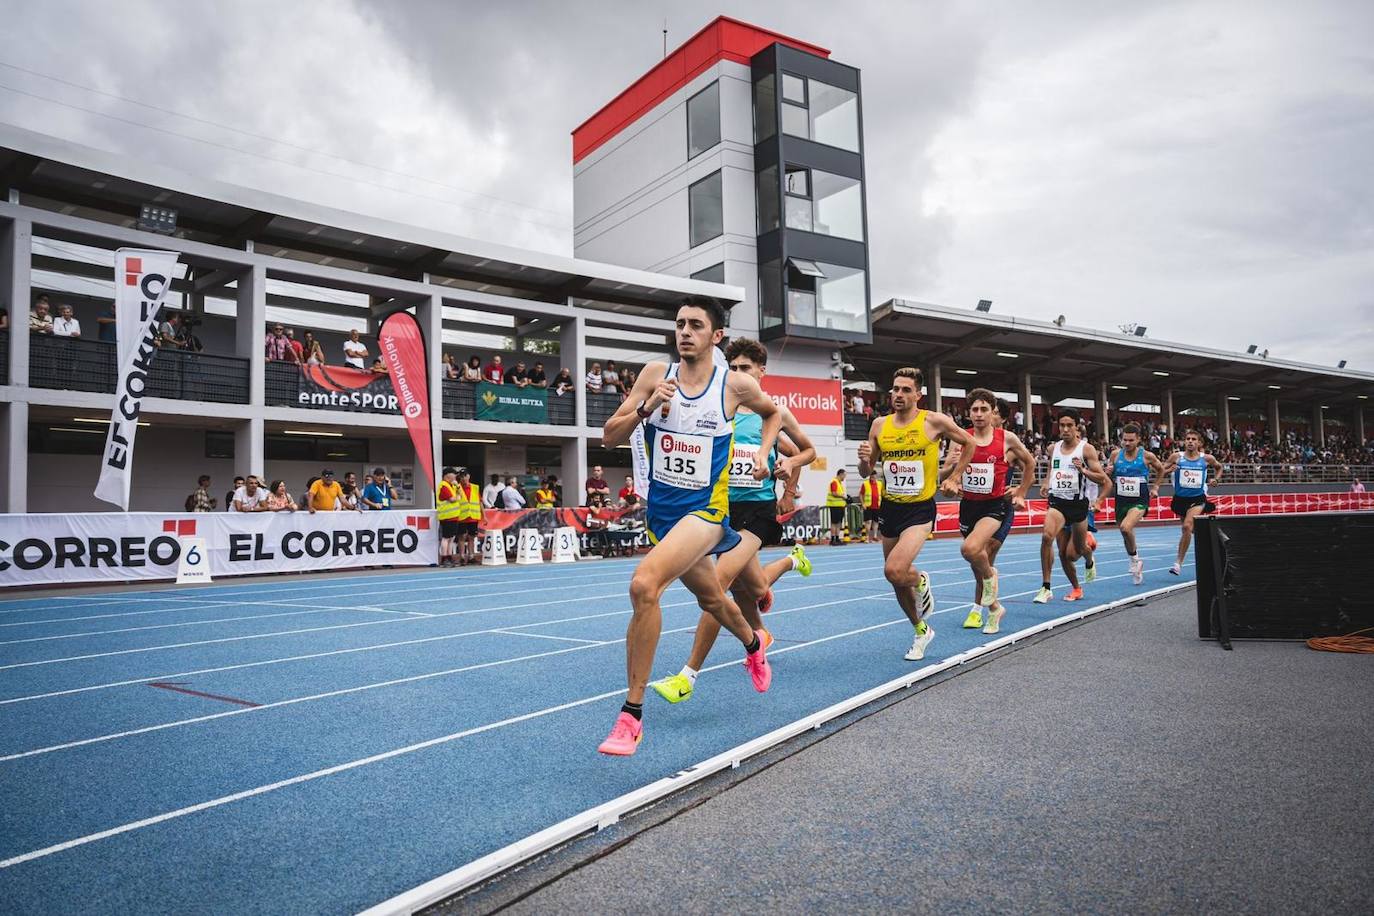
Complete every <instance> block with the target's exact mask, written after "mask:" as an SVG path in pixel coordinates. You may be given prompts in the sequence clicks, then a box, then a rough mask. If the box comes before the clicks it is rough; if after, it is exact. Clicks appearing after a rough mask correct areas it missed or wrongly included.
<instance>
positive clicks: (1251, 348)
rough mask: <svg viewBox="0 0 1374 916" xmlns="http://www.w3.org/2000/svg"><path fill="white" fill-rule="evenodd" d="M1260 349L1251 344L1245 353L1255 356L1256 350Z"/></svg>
mask: <svg viewBox="0 0 1374 916" xmlns="http://www.w3.org/2000/svg"><path fill="white" fill-rule="evenodd" d="M1258 349H1259V347H1257V346H1256V345H1254V344H1251V345H1250V346H1248V347H1246V348H1245V352H1246V353H1250V354H1253V353H1254V352H1255V351H1256V350H1258Z"/></svg>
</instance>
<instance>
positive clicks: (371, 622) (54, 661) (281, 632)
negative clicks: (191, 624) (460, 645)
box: [0, 561, 1027, 671]
mask: <svg viewBox="0 0 1374 916" xmlns="http://www.w3.org/2000/svg"><path fill="white" fill-rule="evenodd" d="M960 562H961V563H962V561H960ZM1018 562H1027V561H1018ZM963 565H967V564H963ZM848 572H851V571H850V570H831V571H829V572H815V573H812V574H811V578H813V579H815V578H818V577H821V576H827V575H844V574H846V573H848ZM932 572H939V570H934V569H932ZM815 587H818V588H819V587H822V586H815ZM559 588H560V589H561V590H564V591H566V590H567V586H566V585H564V586H560V587H559ZM676 590H679V591H682V590H683V589H681V587H680V586H677V587H676ZM524 591H525V590H521V593H523V592H524ZM511 594H513V593H506V594H505V595H504V597H507V598H509V597H511ZM623 595H624V592H623V589H622V590H621V591H616V592H611V593H607V594H602V595H577V596H574V597H570V598H562V599H557V600H553V601H533V602H529V603H526V604H505V605H500V606H497V607H489V608H473V609H470V610H464V611H450V612H447V613H441V614H430V615H428V617H427V618H425V617H421V616H415V617H404V618H396V619H394V620H368V621H363V622H361V623H340V624H332V625H330V626H324V627H302V628H297V629H293V630H273V631H271V632H269V633H253V634H249V635H245V636H226V637H221V638H219V639H204V640H194V641H191V642H181V643H168V644H164V645H158V646H141V647H138V648H133V649H116V650H112V651H109V652H92V653H88V654H85V655H70V656H64V657H62V658H48V659H38V660H35V661H28V662H15V663H12V664H8V665H0V671H8V670H11V669H14V668H32V667H35V666H38V665H56V664H61V663H64V662H76V661H87V660H89V659H93V658H109V657H111V656H116V655H134V654H138V653H141V652H157V651H160V650H165V649H186V648H191V647H194V646H209V645H218V644H220V643H226V642H241V641H244V640H252V639H268V638H271V637H274V636H294V635H298V634H301V633H322V632H326V631H330V630H348V629H353V628H355V627H368V626H377V625H379V624H386V623H405V622H406V621H408V620H420V619H437V618H443V617H464V616H471V615H474V614H489V613H499V612H501V611H511V610H517V609H520V608H529V607H551V606H553V605H557V604H574V603H577V602H580V601H590V600H597V599H602V598H620V597H623ZM301 600H305V599H301ZM429 600H432V599H421V601H417V602H407V601H393V602H388V603H389V604H416V603H421V602H423V601H429ZM257 603H259V604H268V603H269V602H257ZM270 603H271V604H273V605H276V606H281V607H296V606H297V605H291V604H284V603H282V602H270ZM329 609H330V610H348V611H351V610H355V608H344V607H337V608H329Z"/></svg>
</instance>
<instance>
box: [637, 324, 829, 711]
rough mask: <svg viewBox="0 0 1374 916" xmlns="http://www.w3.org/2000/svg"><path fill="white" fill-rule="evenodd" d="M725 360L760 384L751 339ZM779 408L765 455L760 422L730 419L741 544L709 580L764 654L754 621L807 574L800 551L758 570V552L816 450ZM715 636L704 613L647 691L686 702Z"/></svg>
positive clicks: (777, 535) (733, 508) (748, 414)
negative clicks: (764, 473)
mask: <svg viewBox="0 0 1374 916" xmlns="http://www.w3.org/2000/svg"><path fill="white" fill-rule="evenodd" d="M725 359H726V360H727V361H728V364H729V367H730V371H731V372H732V373H734V372H743V373H747V374H748V375H750V376H752V377H753V378H754V380H755V381H761V380H762V379H763V376H764V373H765V372H767V366H768V351H767V350H766V349H764V346H763V344H761V343H759V342H758V341H757V340H750V339H748V338H745V337H737V338H735V339H734V340H732V341H730V345H729V346H727V347H726V348H725ZM778 409H779V410H780V411H781V412H782V435H781V436H780V437H779V438H778V443H777V447H776V448H775V449H774V450H772V451H770V452H768V453H767V454H761V453H760V452H759V451H758V447H759V442H760V439H761V436H762V432H763V423H762V421H761V419H760V418H759V415H758V414H756V413H753V412H752V411H750V410H748V409H747V408H744V407H741V408H740V410H739V411H738V412H737V413H736V414H735V440H734V451H733V453H732V455H731V457H730V527H731V528H733V529H734V530H735V531H737V532H739V536H740V542H739V544H737V545H736V546H735V547H734V548H732V549H731V550H729V551H728V552H726V553H724V554H721V555H720V557H719V558H718V559H717V560H716V577H717V578H718V579H719V580H720V585H721V588H724V589H726V590H727V591H729V592H731V593H732V594H733V595H734V597H735V603H736V604H738V605H739V609H740V611H741V612H742V613H743V614H744V617H745V619H746V620H747V621H748V622H749V625H750V626H751V627H753V628H754V629H755V630H757V631H758V632H759V633H761V634H763V644H764V648H765V649H766V648H768V645H769V643H771V642H772V637H771V636H770V635H769V634H768V631H767V630H766V629H765V628H764V626H763V620H762V618H761V617H760V616H759V615H760V614H761V613H767V612H768V610H769V609H770V608H772V606H773V583H775V582H777V581H778V580H779V579H781V578H782V576H783V575H784V574H785V573H788V572H790V571H791V570H793V569H796V570H798V571H799V572H800V573H801V574H802V575H803V576H809V575H811V561H810V560H808V559H807V557H806V551H805V550H804V549H803V548H802V546H801V545H800V544H798V545H797V546H795V547H794V548H792V552H791V553H790V554H788V555H787V556H785V557H780V558H779V559H777V560H774V561H773V562H771V563H769V564H768V566H767V567H764V566H762V565H760V564H759V550H760V549H761V548H763V547H769V546H772V545H774V544H776V543H778V541H780V540H781V539H782V526H781V525H779V524H778V513H779V511H780V510H781V511H784V512H790V511H792V509H793V508H795V503H794V502H793V500H794V499H795V496H794V494H795V493H796V486H797V478H798V477H799V476H800V475H801V469H802V468H803V467H805V466H806V465H808V464H810V463H811V462H812V461H814V460H815V458H816V448H815V446H814V445H813V444H812V443H811V439H810V437H808V436H807V435H806V433H805V432H803V431H802V428H801V424H799V423H798V422H797V419H796V417H794V416H793V415H792V411H790V410H788V409H787V408H786V407H783V406H779V407H778ZM777 452H783V453H784V454H785V457H783V458H782V459H781V460H778V457H777ZM760 463H763V464H766V465H767V467H768V474H769V476H768V477H766V478H764V479H763V480H759V479H758V478H757V477H755V476H754V468H755V467H756V466H757V465H758V464H760ZM775 478H781V479H782V480H783V487H784V490H783V498H782V500H781V501H779V500H778V499H777V498H776V496H775V491H774V479H775ZM719 634H720V623H719V622H717V621H716V618H715V617H713V616H711V615H710V614H707V613H705V612H703V613H702V615H701V620H699V621H698V622H697V630H696V638H695V639H694V640H693V641H692V653H691V655H690V656H689V657H688V659H687V664H686V665H685V666H683V669H682V670H681V671H679V672H678V673H677V674H673V675H669V676H668V677H665V678H662V679H660V680H657V681H654V682H653V683H651V684H650V685H649V686H650V687H652V688H654V691H655V692H656V693H657V694H658V695H659V696H661V697H663V699H665V700H667V701H668V702H669V703H680V702H682V701H683V700H686V699H690V698H691V696H692V692H693V691H694V690H695V689H696V682H697V675H698V674H699V673H700V671H701V669H702V666H703V665H705V664H706V656H707V655H709V654H710V652H711V647H712V646H713V645H715V642H716V637H717V636H718V635H719Z"/></svg>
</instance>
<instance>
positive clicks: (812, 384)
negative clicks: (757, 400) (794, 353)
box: [762, 375, 844, 426]
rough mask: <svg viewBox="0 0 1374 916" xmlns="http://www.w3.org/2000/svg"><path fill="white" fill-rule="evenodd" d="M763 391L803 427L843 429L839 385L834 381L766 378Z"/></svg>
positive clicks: (785, 376)
mask: <svg viewBox="0 0 1374 916" xmlns="http://www.w3.org/2000/svg"><path fill="white" fill-rule="evenodd" d="M762 385H763V390H764V392H766V393H767V394H768V396H769V397H770V398H772V399H773V402H774V403H776V404H778V405H781V406H783V407H786V408H787V409H788V410H790V411H792V415H793V416H794V417H796V418H797V422H798V423H801V424H802V425H804V426H843V425H844V410H843V407H842V405H841V402H840V383H839V381H837V380H835V379H814V378H801V377H800V376H795V375H765V376H764V377H763V382H762Z"/></svg>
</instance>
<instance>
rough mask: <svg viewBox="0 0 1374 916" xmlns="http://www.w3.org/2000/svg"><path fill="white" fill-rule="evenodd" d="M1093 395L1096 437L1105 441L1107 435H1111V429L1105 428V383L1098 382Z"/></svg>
mask: <svg viewBox="0 0 1374 916" xmlns="http://www.w3.org/2000/svg"><path fill="white" fill-rule="evenodd" d="M1093 394H1094V398H1093V413H1094V414H1095V415H1096V416H1095V419H1096V421H1097V422H1096V423H1094V424H1093V425H1094V426H1096V427H1097V436H1098V438H1099V439H1105V438H1107V437H1108V436H1109V435H1111V429H1110V428H1108V426H1107V383H1106V381H1100V382H1098V383H1097V391H1095V392H1094V393H1093Z"/></svg>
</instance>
